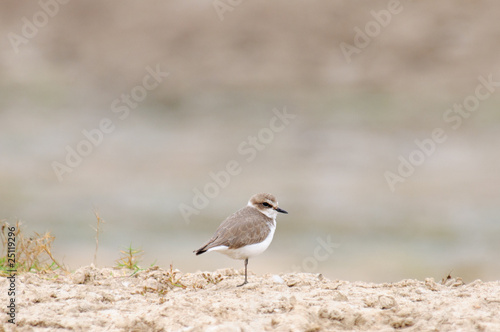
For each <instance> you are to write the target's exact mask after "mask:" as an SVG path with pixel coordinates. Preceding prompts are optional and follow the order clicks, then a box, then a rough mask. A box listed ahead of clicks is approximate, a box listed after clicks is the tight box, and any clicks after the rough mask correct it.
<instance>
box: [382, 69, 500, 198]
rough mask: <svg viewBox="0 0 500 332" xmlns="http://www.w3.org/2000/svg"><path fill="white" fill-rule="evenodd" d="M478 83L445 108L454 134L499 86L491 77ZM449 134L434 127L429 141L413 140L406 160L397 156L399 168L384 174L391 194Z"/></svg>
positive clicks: (444, 119)
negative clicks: (465, 94) (469, 91)
mask: <svg viewBox="0 0 500 332" xmlns="http://www.w3.org/2000/svg"><path fill="white" fill-rule="evenodd" d="M478 81H479V84H477V85H476V88H475V89H474V93H473V94H470V95H468V96H467V97H465V98H464V100H463V101H462V102H461V103H459V104H454V105H453V107H451V108H449V109H447V110H446V111H445V112H444V113H443V121H444V123H445V124H447V125H449V126H450V127H451V129H453V130H454V131H456V130H458V129H460V127H462V124H463V122H464V120H466V119H468V118H470V117H471V115H472V114H473V113H474V112H475V111H477V109H478V108H479V106H480V104H481V102H483V101H485V100H486V99H488V98H489V97H490V96H491V95H492V94H493V93H494V92H495V91H496V89H498V88H499V87H500V81H494V80H493V74H490V75H488V77H486V78H485V77H484V76H479V77H478ZM447 139H448V135H447V134H446V130H445V129H443V128H440V127H437V128H434V129H433V130H432V132H431V134H430V136H429V137H428V138H424V139H422V140H419V139H416V140H415V145H416V147H415V149H414V150H413V151H411V152H410V153H409V154H408V156H407V157H404V156H402V155H400V156H399V157H398V161H399V165H398V167H397V170H396V171H395V172H392V171H386V172H385V173H384V177H385V180H386V181H387V185H388V186H389V189H390V190H391V191H392V192H395V191H396V184H398V183H404V182H405V181H406V180H407V179H408V178H409V177H410V176H412V175H413V174H414V173H415V170H416V168H417V167H419V166H422V165H423V164H424V162H425V161H426V160H427V159H428V158H429V157H431V156H432V155H433V154H434V153H435V152H436V150H437V148H438V146H439V144H442V143H444V142H446V141H447Z"/></svg>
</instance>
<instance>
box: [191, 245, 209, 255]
mask: <svg viewBox="0 0 500 332" xmlns="http://www.w3.org/2000/svg"><path fill="white" fill-rule="evenodd" d="M205 247H206V246H205ZM205 247H201V248H200V249H198V250H194V251H193V252H194V253H195V254H196V256H198V255H201V254H203V253H204V252H207V250H206V249H205Z"/></svg>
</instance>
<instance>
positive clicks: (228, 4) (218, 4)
mask: <svg viewBox="0 0 500 332" xmlns="http://www.w3.org/2000/svg"><path fill="white" fill-rule="evenodd" d="M242 2H243V0H214V1H213V2H212V6H214V10H215V12H216V13H217V16H218V17H219V20H220V21H224V15H225V13H226V12H232V11H233V10H234V9H235V8H236V7H238V6H239V5H241V3H242Z"/></svg>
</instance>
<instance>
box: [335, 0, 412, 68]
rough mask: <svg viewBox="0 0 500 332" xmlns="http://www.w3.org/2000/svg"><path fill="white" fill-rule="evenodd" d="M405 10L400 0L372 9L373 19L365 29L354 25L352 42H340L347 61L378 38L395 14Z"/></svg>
mask: <svg viewBox="0 0 500 332" xmlns="http://www.w3.org/2000/svg"><path fill="white" fill-rule="evenodd" d="M402 11H403V5H402V4H401V1H399V0H389V2H388V3H387V7H386V9H381V10H379V11H375V10H371V11H370V15H371V16H372V17H373V20H370V21H368V22H367V23H366V24H365V26H364V29H361V28H359V27H357V26H356V27H354V32H355V34H354V39H353V43H352V44H348V43H346V42H342V43H340V45H339V47H340V50H341V51H342V54H343V55H344V58H345V60H346V61H347V63H351V61H352V56H353V55H354V54H360V53H361V52H362V51H363V50H364V49H365V48H367V47H368V46H369V45H370V44H371V42H372V40H373V39H374V38H377V37H378V36H379V35H380V34H381V33H382V30H383V29H384V28H386V27H387V26H388V25H389V24H390V23H391V21H392V18H393V16H394V15H397V14H399V13H401V12H402Z"/></svg>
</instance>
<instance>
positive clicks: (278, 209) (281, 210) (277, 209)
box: [275, 207, 288, 214]
mask: <svg viewBox="0 0 500 332" xmlns="http://www.w3.org/2000/svg"><path fill="white" fill-rule="evenodd" d="M275 210H276V211H278V212H281V213H284V214H288V212H286V211H285V210H283V209H280V208H279V207H277V208H275Z"/></svg>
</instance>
